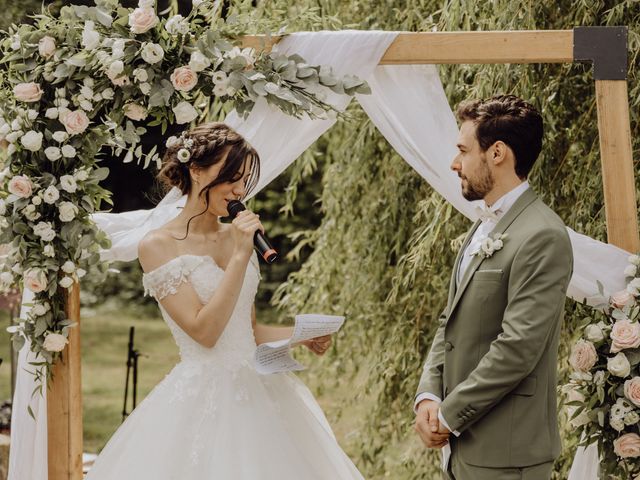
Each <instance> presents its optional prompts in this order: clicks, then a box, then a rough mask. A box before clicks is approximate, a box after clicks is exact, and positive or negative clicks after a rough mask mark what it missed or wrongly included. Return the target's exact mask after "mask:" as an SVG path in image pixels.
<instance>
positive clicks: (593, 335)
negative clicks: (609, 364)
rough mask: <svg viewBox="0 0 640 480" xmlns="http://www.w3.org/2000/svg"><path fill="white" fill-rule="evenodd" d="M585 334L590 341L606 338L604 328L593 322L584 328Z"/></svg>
mask: <svg viewBox="0 0 640 480" xmlns="http://www.w3.org/2000/svg"><path fill="white" fill-rule="evenodd" d="M584 336H585V337H586V338H587V340H589V341H590V342H600V341H602V340H604V333H603V332H602V329H601V328H600V327H599V326H598V325H595V324H591V325H589V326H587V328H585V329H584Z"/></svg>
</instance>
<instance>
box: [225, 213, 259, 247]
mask: <svg viewBox="0 0 640 480" xmlns="http://www.w3.org/2000/svg"><path fill="white" fill-rule="evenodd" d="M231 225H232V230H231V232H232V235H233V242H234V250H235V252H237V253H239V254H241V255H242V256H243V257H247V258H249V257H250V256H251V252H252V251H253V237H254V235H255V233H256V232H257V231H258V230H260V231H261V232H263V233H264V227H263V226H262V223H260V219H259V216H258V215H256V214H255V213H253V212H251V211H249V210H243V211H242V212H240V213H239V214H238V216H237V217H236V218H234V219H233V222H231Z"/></svg>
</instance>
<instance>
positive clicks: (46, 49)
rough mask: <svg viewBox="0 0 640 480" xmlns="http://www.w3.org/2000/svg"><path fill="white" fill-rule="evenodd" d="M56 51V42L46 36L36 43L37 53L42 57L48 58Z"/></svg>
mask: <svg viewBox="0 0 640 480" xmlns="http://www.w3.org/2000/svg"><path fill="white" fill-rule="evenodd" d="M55 51H56V40H55V39H54V38H53V37H50V36H49V35H46V36H44V37H42V38H41V39H40V41H39V42H38V53H39V54H40V55H41V56H42V57H44V58H49V57H51V56H52V55H53V53H54V52H55Z"/></svg>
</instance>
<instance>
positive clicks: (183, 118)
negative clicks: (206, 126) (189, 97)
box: [173, 102, 198, 124]
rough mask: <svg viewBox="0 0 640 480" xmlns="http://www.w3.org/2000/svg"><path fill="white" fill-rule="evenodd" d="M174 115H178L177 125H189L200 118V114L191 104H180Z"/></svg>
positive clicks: (174, 109) (174, 110)
mask: <svg viewBox="0 0 640 480" xmlns="http://www.w3.org/2000/svg"><path fill="white" fill-rule="evenodd" d="M173 113H174V114H175V115H176V123H178V124H183V123H189V122H191V121H193V120H195V119H196V118H198V112H197V111H196V109H195V108H193V105H191V104H190V103H189V102H180V103H178V104H177V105H176V106H175V107H173Z"/></svg>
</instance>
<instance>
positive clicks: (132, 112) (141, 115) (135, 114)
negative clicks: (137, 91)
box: [124, 103, 147, 121]
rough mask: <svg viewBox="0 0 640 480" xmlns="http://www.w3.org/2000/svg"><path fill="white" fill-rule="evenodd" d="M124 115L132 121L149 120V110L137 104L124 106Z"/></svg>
mask: <svg viewBox="0 0 640 480" xmlns="http://www.w3.org/2000/svg"><path fill="white" fill-rule="evenodd" d="M124 114H125V116H127V117H128V118H130V119H131V120H134V121H137V120H144V119H145V118H147V109H146V108H144V107H143V106H142V105H140V104H137V103H127V104H126V105H125V106H124Z"/></svg>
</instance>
